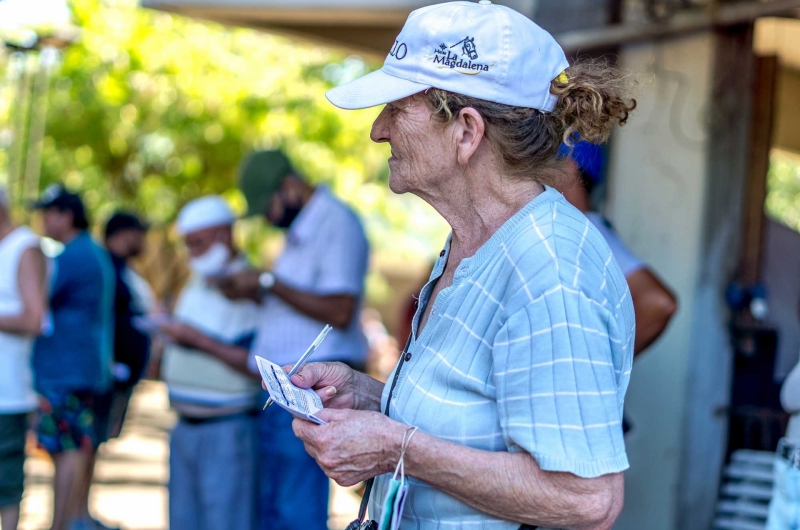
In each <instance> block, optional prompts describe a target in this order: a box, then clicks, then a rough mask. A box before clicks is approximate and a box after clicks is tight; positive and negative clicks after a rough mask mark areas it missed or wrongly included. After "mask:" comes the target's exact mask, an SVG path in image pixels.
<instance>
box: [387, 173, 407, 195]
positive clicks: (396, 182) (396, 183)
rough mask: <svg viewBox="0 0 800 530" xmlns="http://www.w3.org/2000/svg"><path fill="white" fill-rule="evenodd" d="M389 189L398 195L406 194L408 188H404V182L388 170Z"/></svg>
mask: <svg viewBox="0 0 800 530" xmlns="http://www.w3.org/2000/svg"><path fill="white" fill-rule="evenodd" d="M389 189H390V190H392V191H393V192H394V193H397V194H398V195H400V194H402V193H408V186H406V183H405V181H404V180H403V179H402V178H401V177H399V176H397V174H396V173H395V172H394V171H391V170H389Z"/></svg>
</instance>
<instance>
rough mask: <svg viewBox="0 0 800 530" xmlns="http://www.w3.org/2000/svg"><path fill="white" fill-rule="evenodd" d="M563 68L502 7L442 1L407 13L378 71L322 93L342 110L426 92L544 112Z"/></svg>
mask: <svg viewBox="0 0 800 530" xmlns="http://www.w3.org/2000/svg"><path fill="white" fill-rule="evenodd" d="M567 66H569V63H568V62H567V58H566V56H565V55H564V50H562V49H561V46H559V45H558V43H557V42H556V40H555V39H554V38H553V36H552V35H550V34H549V33H547V32H546V31H545V30H543V29H542V28H540V27H539V26H537V25H536V24H534V23H533V22H532V21H531V20H530V19H528V18H526V17H525V16H523V15H521V14H520V13H517V12H516V11H514V10H513V9H510V8H508V7H505V6H500V5H496V4H492V3H491V2H490V1H489V0H481V1H480V2H447V3H444V4H436V5H432V6H428V7H423V8H420V9H417V10H416V11H413V12H412V13H411V14H410V15H409V16H408V20H406V23H405V25H404V26H403V29H402V30H401V31H400V35H398V36H397V39H396V40H395V43H394V45H393V46H392V49H391V50H390V51H389V55H387V56H386V61H384V63H383V67H382V68H381V69H380V70H377V71H375V72H372V73H370V74H367V75H365V76H363V77H360V78H358V79H356V80H354V81H350V82H349V83H345V84H343V85H341V86H339V87H336V88H333V89H331V90H329V91H328V92H327V93H326V96H327V97H328V100H329V101H330V102H331V103H333V104H334V105H336V106H337V107H341V108H343V109H363V108H367V107H374V106H376V105H383V104H385V103H389V102H392V101H396V100H398V99H402V98H404V97H406V96H410V95H412V94H416V93H418V92H422V91H423V90H426V89H428V88H431V87H435V88H439V89H442V90H447V91H448V92H454V93H457V94H462V95H465V96H471V97H475V98H478V99H483V100H486V101H493V102H495V103H503V104H505V105H511V106H515V107H529V108H534V109H539V110H541V111H545V112H549V111H552V110H553V109H554V108H555V105H556V101H557V99H558V98H557V97H556V96H554V95H553V94H551V93H550V83H551V82H552V80H553V79H555V78H556V77H558V75H559V74H561V72H563V71H564V70H565V69H566V68H567Z"/></svg>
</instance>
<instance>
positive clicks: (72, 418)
mask: <svg viewBox="0 0 800 530" xmlns="http://www.w3.org/2000/svg"><path fill="white" fill-rule="evenodd" d="M93 398H94V394H93V393H92V392H76V391H71V392H41V393H40V395H39V411H38V414H37V415H36V423H35V426H34V428H35V431H36V438H37V440H38V442H39V446H40V447H42V448H43V449H44V450H46V451H47V452H48V453H50V454H56V453H61V452H64V451H73V450H76V449H86V450H89V449H94V448H97V435H96V432H95V413H94V399H93Z"/></svg>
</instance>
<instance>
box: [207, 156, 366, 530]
mask: <svg viewBox="0 0 800 530" xmlns="http://www.w3.org/2000/svg"><path fill="white" fill-rule="evenodd" d="M240 188H241V190H242V192H243V194H244V196H245V198H246V199H247V203H248V215H260V216H264V217H265V218H266V220H267V221H268V222H269V223H270V224H271V225H273V226H275V227H277V228H280V229H282V230H285V231H286V244H285V247H284V250H283V252H282V253H281V255H280V256H279V257H278V258H277V260H276V262H275V264H274V268H273V269H272V270H271V271H264V270H261V271H258V270H243V271H240V272H238V273H235V274H229V275H227V276H224V277H222V278H217V279H215V280H214V282H215V284H216V285H217V287H218V288H219V289H220V290H221V292H222V293H224V294H225V295H226V296H228V297H229V298H231V299H233V300H240V299H245V300H255V301H258V302H259V303H261V304H262V317H261V322H260V327H259V330H258V333H257V336H256V339H255V342H254V344H253V347H252V348H251V350H250V352H249V354H250V356H249V362H248V366H249V368H250V369H251V370H252V371H253V372H254V373H257V368H256V365H255V359H254V356H255V355H258V356H260V357H264V358H266V359H268V360H270V361H272V362H275V363H278V364H282V365H283V364H289V363H292V362H294V361H295V360H296V358H297V356H298V355H299V354H300V353H302V352H303V351H304V350H305V349H306V347H307V346H308V345H309V344H310V343H311V342H312V341H313V340H314V338H315V337H316V335H317V334H318V333H319V331H320V329H322V327H323V325H324V324H331V325H332V326H333V327H334V330H333V331H332V332H331V333H330V335H329V336H328V338H327V339H326V340H325V342H324V343H322V345H321V346H320V347H319V349H318V350H317V351H316V353H315V354H314V359H315V360H321V361H342V362H344V363H346V364H347V365H349V366H350V367H353V368H356V369H361V370H363V368H364V366H365V364H366V357H367V342H366V339H365V337H364V335H363V333H362V331H361V329H360V325H359V318H358V315H359V313H360V308H361V301H362V299H363V293H364V279H365V277H366V273H367V265H368V260H369V249H368V245H367V240H366V237H365V234H364V229H363V227H362V225H361V222H360V221H359V219H358V217H357V216H356V214H355V213H354V212H353V211H352V210H351V209H350V208H349V207H348V206H346V205H345V204H344V203H343V202H342V201H340V200H339V199H337V198H336V197H334V196H333V194H332V193H331V192H330V191H329V190H328V189H327V188H326V187H325V186H317V187H314V186H311V185H310V184H309V183H307V182H306V181H305V180H304V179H303V178H302V177H301V176H300V175H299V174H298V172H297V171H295V170H294V169H293V168H292V166H291V164H290V162H289V160H288V158H287V157H286V156H285V155H284V154H283V153H282V152H280V151H261V152H257V153H253V154H252V155H250V156H249V157H248V158H247V159H246V160H245V162H244V164H243V165H242V172H241V179H240ZM207 351H211V352H212V353H214V354H216V355H218V357H219V358H220V359H222V360H225V361H226V362H228V363H232V364H233V365H234V366H237V367H239V368H241V367H242V364H241V363H242V358H243V357H242V356H243V354H244V352H243V351H242V350H232V349H231V348H228V347H226V346H225V345H222V344H216V345H211V346H210V347H209V348H208V350H207ZM276 409H278V407H272V408H270V409H267V410H266V411H265V412H264V413H262V414H261V419H260V427H259V440H260V441H259V444H260V446H261V451H260V454H259V456H260V460H261V470H260V480H261V482H260V492H259V502H258V505H259V508H258V509H259V515H258V518H259V528H263V529H273V530H280V529H284V528H326V527H327V518H328V494H329V482H328V478H327V477H326V476H325V473H324V472H323V471H322V470H321V469H320V468H319V467H318V466H317V464H316V462H315V461H314V459H313V458H311V457H310V456H309V455H308V454H307V453H306V451H305V449H304V447H303V443H302V442H301V441H300V440H298V439H297V438H296V437H295V436H294V434H293V432H292V416H291V415H289V414H286V412H284V411H281V410H276Z"/></svg>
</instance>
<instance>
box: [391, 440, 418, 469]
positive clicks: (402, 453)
mask: <svg viewBox="0 0 800 530" xmlns="http://www.w3.org/2000/svg"><path fill="white" fill-rule="evenodd" d="M418 430H419V427H409V428H408V429H406V432H404V433H403V441H402V443H401V445H400V460H398V461H397V467H396V468H395V469H394V475H392V480H397V475H398V473H399V474H400V480H401V481H402V480H405V478H406V464H405V457H406V449H408V444H410V443H411V438H413V437H414V435H415V434H416V433H417V431H418Z"/></svg>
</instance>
